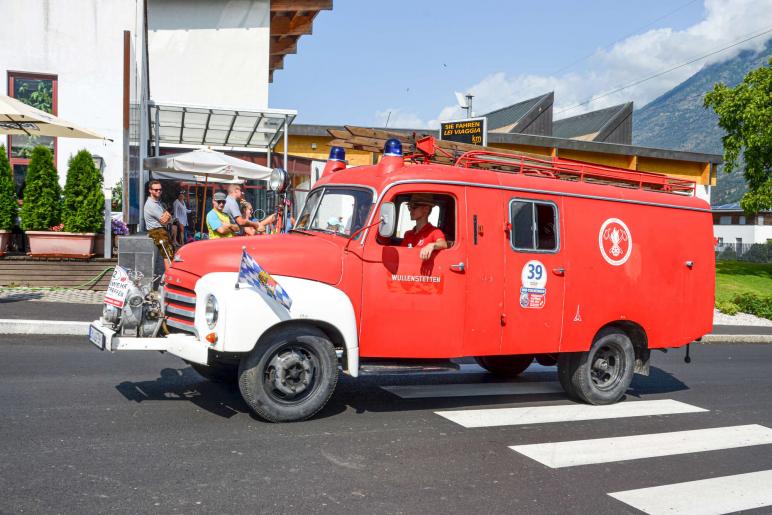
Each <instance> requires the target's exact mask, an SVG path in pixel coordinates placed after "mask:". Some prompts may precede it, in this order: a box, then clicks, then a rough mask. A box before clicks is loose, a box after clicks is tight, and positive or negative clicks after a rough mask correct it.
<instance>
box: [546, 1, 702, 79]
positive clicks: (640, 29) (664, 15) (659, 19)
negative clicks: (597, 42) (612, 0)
mask: <svg viewBox="0 0 772 515" xmlns="http://www.w3.org/2000/svg"><path fill="white" fill-rule="evenodd" d="M696 1H697V0H689V1H688V2H686V3H685V4H683V5H681V6H680V7H676V8H675V9H673V10H672V11H670V12H668V13H666V14H663V15H662V16H660V17H659V18H657V19H656V20H654V21H651V22H649V23H647V24H646V25H643V26H641V27H638V28H637V29H635V30H634V31H632V32H630V33H629V34H627V35H626V36H622V37H621V38H619V39H617V40H615V41H612V42H611V43H608V44H606V45H604V46H602V47H600V50H605V49H607V48H609V47H611V46H613V45H616V44H617V43H619V42H620V41H623V40H625V39H627V38H629V37H630V36H635V35H636V34H638V33H639V32H640V31H642V30H643V29H646V28H648V27H651V26H652V25H654V24H655V23H657V22H658V21H661V20H664V19H665V18H667V17H668V16H670V15H671V14H673V13H676V12H678V11H680V10H681V9H683V8H684V7H688V6H689V5H691V4H693V3H694V2H696ZM597 51H598V49H596V50H595V51H594V52H593V53H591V54H587V55H586V56H584V57H582V58H580V59H577V60H576V61H574V62H572V63H570V64H567V65H566V66H563V67H562V68H560V69H559V70H556V71H554V72H552V74H551V75H557V74H558V73H560V72H562V71H565V70H567V69H569V68H571V67H572V66H574V65H575V64H578V63H581V62H582V61H584V60H585V59H588V58H590V57H592V56H594V55H595V53H596V52H597Z"/></svg>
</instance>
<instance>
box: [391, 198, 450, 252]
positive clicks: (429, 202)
mask: <svg viewBox="0 0 772 515" xmlns="http://www.w3.org/2000/svg"><path fill="white" fill-rule="evenodd" d="M434 205H435V202H434V197H432V195H430V194H428V193H414V194H413V195H411V196H410V200H409V201H408V203H407V208H408V209H409V210H410V219H411V220H415V227H413V228H412V229H410V230H409V231H407V232H406V233H405V237H404V238H403V239H402V246H403V247H418V248H420V249H421V251H420V253H419V256H420V258H421V259H422V260H423V261H427V260H429V259H431V257H432V253H433V252H434V251H435V250H442V249H446V248H448V242H447V240H445V234H443V232H442V231H441V230H440V229H438V228H437V227H435V226H434V225H432V224H431V223H429V214H430V213H431V212H432V208H433V207H434Z"/></svg>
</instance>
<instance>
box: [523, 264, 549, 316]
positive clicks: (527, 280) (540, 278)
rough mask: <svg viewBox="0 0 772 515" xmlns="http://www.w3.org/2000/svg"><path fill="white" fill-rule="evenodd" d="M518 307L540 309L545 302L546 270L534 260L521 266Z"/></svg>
mask: <svg viewBox="0 0 772 515" xmlns="http://www.w3.org/2000/svg"><path fill="white" fill-rule="evenodd" d="M520 283H521V286H520V307H522V308H531V309H542V308H543V307H544V304H545V303H546V302H547V270H546V269H545V268H544V264H543V263H542V262H541V261H537V260H535V259H533V260H531V261H529V262H527V263H526V264H525V265H523V271H522V272H520Z"/></svg>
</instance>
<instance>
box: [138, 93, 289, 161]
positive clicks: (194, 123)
mask: <svg viewBox="0 0 772 515" xmlns="http://www.w3.org/2000/svg"><path fill="white" fill-rule="evenodd" d="M149 108H150V139H151V140H152V141H156V137H158V142H159V143H160V144H161V145H164V146H199V147H200V146H205V147H212V148H215V149H224V150H237V149H244V150H261V151H266V150H268V149H272V148H273V147H274V146H275V145H276V143H278V141H279V138H280V137H281V135H282V133H283V131H284V128H285V127H286V126H290V125H291V124H292V121H293V120H294V119H295V117H296V116H297V111H291V110H281V109H263V110H256V109H235V108H220V107H204V106H194V105H180V104H172V103H165V102H152V101H151V104H150V105H149ZM156 123H157V126H156Z"/></svg>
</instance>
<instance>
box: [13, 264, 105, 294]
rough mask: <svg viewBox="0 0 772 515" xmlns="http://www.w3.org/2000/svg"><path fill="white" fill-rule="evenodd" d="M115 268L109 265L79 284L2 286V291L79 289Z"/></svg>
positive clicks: (90, 284) (91, 283)
mask: <svg viewBox="0 0 772 515" xmlns="http://www.w3.org/2000/svg"><path fill="white" fill-rule="evenodd" d="M113 269H115V267H114V266H108V267H107V268H105V269H104V270H102V271H101V272H99V273H98V274H97V275H95V276H94V277H92V278H91V279H89V280H88V281H86V282H85V283H83V284H78V285H77V286H66V287H65V286H0V291H5V290H45V291H61V290H78V289H80V288H86V287H89V286H92V285H93V284H95V283H96V282H97V281H99V280H100V279H101V278H102V277H104V276H105V274H106V273H107V272H109V271H111V270H113Z"/></svg>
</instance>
